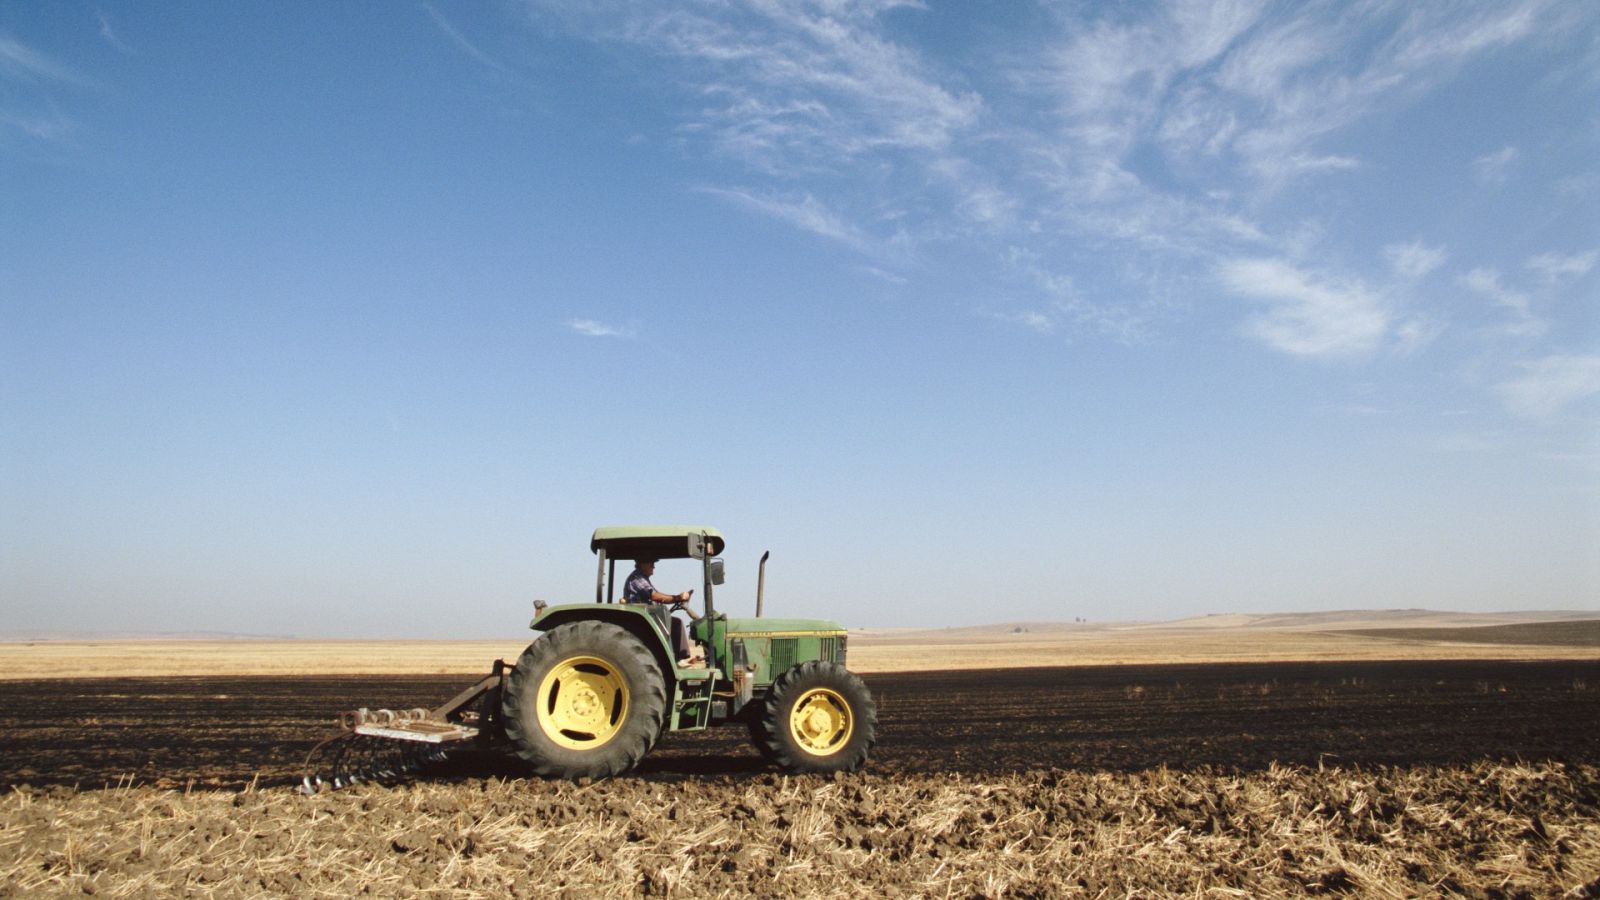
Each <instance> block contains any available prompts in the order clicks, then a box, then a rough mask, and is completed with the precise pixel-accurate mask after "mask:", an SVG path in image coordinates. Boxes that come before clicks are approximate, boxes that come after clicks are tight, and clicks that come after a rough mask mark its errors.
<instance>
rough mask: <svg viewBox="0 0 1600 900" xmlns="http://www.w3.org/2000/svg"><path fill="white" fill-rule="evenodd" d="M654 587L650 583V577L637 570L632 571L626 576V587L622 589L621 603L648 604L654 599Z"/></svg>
mask: <svg viewBox="0 0 1600 900" xmlns="http://www.w3.org/2000/svg"><path fill="white" fill-rule="evenodd" d="M655 593H656V586H655V585H653V584H651V583H650V576H648V575H646V574H644V573H643V572H641V571H639V570H638V569H634V570H633V572H632V574H630V575H629V576H628V581H627V584H626V586H624V587H623V589H622V602H624V603H649V602H650V598H651V597H654V596H655Z"/></svg>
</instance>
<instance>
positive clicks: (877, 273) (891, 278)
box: [856, 266, 911, 284]
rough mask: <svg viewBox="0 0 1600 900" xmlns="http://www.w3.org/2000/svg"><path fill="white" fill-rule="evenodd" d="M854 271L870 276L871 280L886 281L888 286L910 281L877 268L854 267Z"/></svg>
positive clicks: (902, 276)
mask: <svg viewBox="0 0 1600 900" xmlns="http://www.w3.org/2000/svg"><path fill="white" fill-rule="evenodd" d="M856 269H857V271H861V272H865V273H867V274H868V275H871V276H872V277H873V278H876V279H878V280H879V281H886V282H888V283H889V284H907V283H909V282H910V281H911V279H909V278H907V277H906V276H904V275H900V274H896V273H894V272H890V271H889V270H887V269H880V268H878V267H877V266H856Z"/></svg>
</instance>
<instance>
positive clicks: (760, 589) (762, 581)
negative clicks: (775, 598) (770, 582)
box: [756, 550, 772, 619]
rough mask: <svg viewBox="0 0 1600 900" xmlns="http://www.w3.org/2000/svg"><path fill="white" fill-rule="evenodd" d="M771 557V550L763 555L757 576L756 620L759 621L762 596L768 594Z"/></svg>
mask: <svg viewBox="0 0 1600 900" xmlns="http://www.w3.org/2000/svg"><path fill="white" fill-rule="evenodd" d="M771 555H772V551H771V550H768V551H767V552H765V553H763V554H761V567H760V570H759V574H757V575H756V618H758V619H759V618H761V595H762V594H764V593H766V590H767V557H769V556H771Z"/></svg>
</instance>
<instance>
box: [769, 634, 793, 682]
mask: <svg viewBox="0 0 1600 900" xmlns="http://www.w3.org/2000/svg"><path fill="white" fill-rule="evenodd" d="M798 643H799V641H796V640H795V639H794V638H773V639H772V672H773V674H777V673H779V672H786V671H788V670H789V667H790V666H792V665H794V654H795V649H796V645H797V644H798Z"/></svg>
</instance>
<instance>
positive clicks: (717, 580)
mask: <svg viewBox="0 0 1600 900" xmlns="http://www.w3.org/2000/svg"><path fill="white" fill-rule="evenodd" d="M722 580H723V575H722V560H720V559H713V560H712V561H711V583H712V584H721V583H722Z"/></svg>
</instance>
